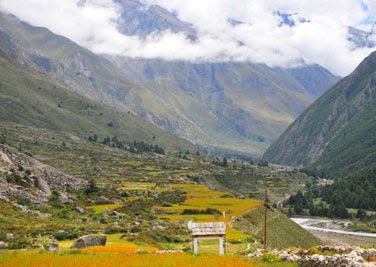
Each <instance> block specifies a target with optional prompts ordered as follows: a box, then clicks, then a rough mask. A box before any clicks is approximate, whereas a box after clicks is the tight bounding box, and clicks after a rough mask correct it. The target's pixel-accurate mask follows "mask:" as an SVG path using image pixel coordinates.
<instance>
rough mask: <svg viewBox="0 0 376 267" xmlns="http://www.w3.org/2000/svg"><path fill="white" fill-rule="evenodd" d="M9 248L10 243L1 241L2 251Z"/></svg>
mask: <svg viewBox="0 0 376 267" xmlns="http://www.w3.org/2000/svg"><path fill="white" fill-rule="evenodd" d="M7 248H8V243H6V242H4V241H0V249H7Z"/></svg>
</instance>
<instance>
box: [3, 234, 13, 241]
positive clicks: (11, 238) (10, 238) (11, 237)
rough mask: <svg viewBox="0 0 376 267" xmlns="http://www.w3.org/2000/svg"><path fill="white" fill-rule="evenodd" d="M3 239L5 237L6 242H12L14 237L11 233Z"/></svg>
mask: <svg viewBox="0 0 376 267" xmlns="http://www.w3.org/2000/svg"><path fill="white" fill-rule="evenodd" d="M5 237H6V239H8V240H13V239H14V235H13V234H11V233H7V234H6V236H5Z"/></svg>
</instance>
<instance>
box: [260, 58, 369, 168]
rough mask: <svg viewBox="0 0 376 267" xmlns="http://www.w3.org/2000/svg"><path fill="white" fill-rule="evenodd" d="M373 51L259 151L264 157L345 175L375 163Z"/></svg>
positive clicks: (269, 159) (272, 160) (273, 160)
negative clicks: (280, 134)
mask: <svg viewBox="0 0 376 267" xmlns="http://www.w3.org/2000/svg"><path fill="white" fill-rule="evenodd" d="M375 114H376V52H374V53H372V54H371V55H370V56H369V57H368V58H366V59H365V60H364V61H363V62H362V63H361V64H360V65H359V66H358V68H357V69H356V70H355V71H354V72H353V73H352V74H351V75H349V76H348V77H346V78H344V79H342V80H341V81H340V82H339V83H337V84H336V85H335V86H334V87H333V88H332V89H330V90H329V91H328V92H327V93H325V94H324V95H323V96H322V97H320V98H319V99H318V100H317V101H316V102H315V103H314V104H312V105H311V106H310V107H309V108H308V109H307V110H306V111H305V112H304V113H303V114H302V115H301V116H300V117H299V118H298V119H297V120H296V121H295V122H294V123H293V124H292V125H290V127H289V128H288V129H287V130H286V131H285V133H284V134H283V135H282V136H281V137H280V138H279V139H278V141H277V142H275V143H274V144H273V145H272V146H271V147H270V148H269V149H268V151H267V152H266V153H265V155H264V158H265V159H266V160H268V161H271V162H275V163H280V164H287V165H295V166H307V165H308V169H311V170H313V171H316V172H318V173H319V174H327V175H339V174H347V173H349V172H353V171H356V170H360V169H363V168H366V167H369V166H372V165H374V164H375V162H376V160H375V159H376V138H375V136H376V117H375Z"/></svg>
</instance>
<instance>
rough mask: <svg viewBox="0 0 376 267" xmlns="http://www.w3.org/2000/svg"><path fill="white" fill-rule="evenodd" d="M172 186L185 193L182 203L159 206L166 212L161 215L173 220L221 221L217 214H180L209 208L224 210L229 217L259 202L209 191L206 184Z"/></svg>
mask: <svg viewBox="0 0 376 267" xmlns="http://www.w3.org/2000/svg"><path fill="white" fill-rule="evenodd" d="M172 187H173V188H175V189H179V190H181V191H183V192H185V193H186V200H185V201H184V203H180V204H175V205H173V206H172V207H163V208H161V209H162V210H163V211H164V212H166V213H168V214H164V215H161V217H162V218H167V219H170V220H173V221H179V220H184V221H187V220H190V219H192V220H194V221H198V222H200V221H201V222H209V221H223V217H222V216H218V215H207V214H193V215H182V214H181V212H182V211H183V210H185V209H198V210H204V209H207V208H211V209H216V210H218V211H220V212H223V211H226V216H227V218H228V219H229V218H231V217H232V216H238V215H241V214H243V213H245V212H246V211H248V210H250V209H252V208H254V207H256V206H258V205H260V203H261V202H260V201H259V200H257V199H238V198H235V197H233V196H231V195H229V194H228V193H224V192H218V191H211V190H210V189H209V188H207V187H206V186H203V185H199V184H173V185H172Z"/></svg>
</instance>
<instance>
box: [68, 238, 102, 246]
mask: <svg viewBox="0 0 376 267" xmlns="http://www.w3.org/2000/svg"><path fill="white" fill-rule="evenodd" d="M106 243H107V236H105V235H85V236H81V237H80V238H79V239H77V240H76V241H75V242H74V243H73V245H72V246H71V248H86V247H93V246H105V245H106Z"/></svg>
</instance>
